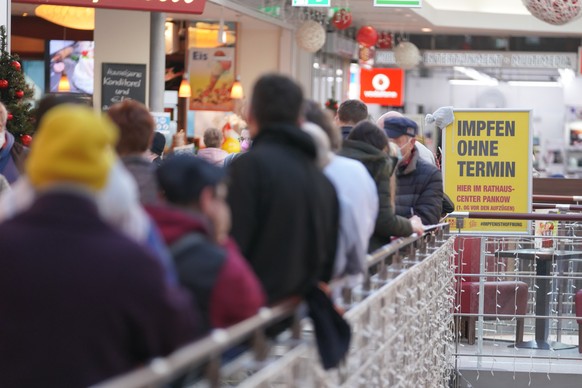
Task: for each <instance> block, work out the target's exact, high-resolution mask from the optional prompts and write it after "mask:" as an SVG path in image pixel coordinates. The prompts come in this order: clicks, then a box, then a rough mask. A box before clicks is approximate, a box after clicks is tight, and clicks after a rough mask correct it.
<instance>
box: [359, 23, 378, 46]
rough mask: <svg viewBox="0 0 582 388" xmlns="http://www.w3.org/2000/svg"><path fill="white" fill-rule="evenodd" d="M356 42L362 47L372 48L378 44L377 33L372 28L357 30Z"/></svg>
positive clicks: (365, 27)
mask: <svg viewBox="0 0 582 388" xmlns="http://www.w3.org/2000/svg"><path fill="white" fill-rule="evenodd" d="M356 41H357V42H358V43H359V44H361V45H362V46H364V47H372V46H374V45H375V44H376V42H378V31H376V29H375V28H374V27H372V26H364V27H362V28H360V29H359V30H358V33H357V34H356Z"/></svg>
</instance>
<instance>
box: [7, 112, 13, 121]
mask: <svg viewBox="0 0 582 388" xmlns="http://www.w3.org/2000/svg"><path fill="white" fill-rule="evenodd" d="M13 118H14V116H13V115H12V113H8V115H7V116H6V119H7V120H12V119H13Z"/></svg>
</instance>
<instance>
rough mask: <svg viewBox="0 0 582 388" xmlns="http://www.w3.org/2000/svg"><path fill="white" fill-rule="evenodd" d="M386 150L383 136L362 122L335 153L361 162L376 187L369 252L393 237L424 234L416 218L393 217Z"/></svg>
mask: <svg viewBox="0 0 582 388" xmlns="http://www.w3.org/2000/svg"><path fill="white" fill-rule="evenodd" d="M387 149H388V138H387V137H386V134H385V133H384V132H383V131H382V130H381V129H380V128H378V127H377V126H376V125H375V124H373V123H371V122H369V121H362V122H360V123H359V124H357V125H356V126H355V127H354V128H353V129H352V131H351V132H350V135H349V136H348V138H347V140H344V143H343V148H342V149H341V151H340V152H339V154H340V155H343V156H346V157H348V158H352V159H355V160H359V161H360V162H362V164H364V166H365V167H366V169H367V170H368V172H369V173H370V175H371V176H372V178H373V179H374V182H375V183H376V188H377V190H378V202H379V210H378V217H377V218H376V226H375V228H374V233H373V234H372V237H370V245H369V248H368V251H369V252H373V251H374V250H376V249H378V248H380V247H381V246H383V245H386V244H388V243H389V242H390V238H391V237H393V236H395V237H401V236H410V235H411V234H412V233H413V232H416V233H422V232H423V230H424V228H423V226H422V222H421V221H420V219H419V218H418V217H415V218H412V219H410V220H409V219H407V218H405V217H400V216H397V215H395V214H394V210H393V209H392V199H391V196H390V176H391V175H392V172H393V165H392V161H391V160H390V159H389V157H388V154H386V150H387Z"/></svg>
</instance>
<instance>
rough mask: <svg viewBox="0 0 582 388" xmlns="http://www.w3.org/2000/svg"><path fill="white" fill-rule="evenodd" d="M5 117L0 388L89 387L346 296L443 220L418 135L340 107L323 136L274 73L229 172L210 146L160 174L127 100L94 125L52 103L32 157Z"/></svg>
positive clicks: (61, 100) (75, 103) (139, 111)
mask: <svg viewBox="0 0 582 388" xmlns="http://www.w3.org/2000/svg"><path fill="white" fill-rule="evenodd" d="M6 118H7V112H6V109H5V108H4V106H3V105H0V173H1V174H3V175H4V176H5V178H6V180H7V182H8V184H7V185H9V186H10V189H6V190H5V191H4V192H3V193H2V195H1V196H0V252H1V254H0V266H1V270H0V344H1V345H0V347H1V349H2V351H0V386H3V387H15V386H67V387H76V386H87V385H90V384H94V383H97V382H99V381H102V380H104V379H106V378H109V377H111V376H114V375H117V374H120V373H123V372H126V371H128V370H130V369H132V368H135V367H137V366H139V365H143V364H144V363H146V362H147V361H148V360H150V359H152V358H154V357H156V356H162V355H166V354H168V353H169V352H171V351H173V350H175V349H177V348H178V347H180V346H182V345H184V344H186V343H189V342H191V341H194V340H195V339H197V338H199V337H201V336H204V335H205V334H207V333H208V332H209V331H210V330H211V329H213V328H223V327H228V326H230V325H232V324H235V323H237V322H240V321H242V320H244V319H246V318H248V317H251V316H253V315H254V314H256V313H257V311H258V310H259V309H260V308H261V307H262V306H265V305H272V304H275V303H277V302H279V301H281V300H283V299H285V298H288V297H292V296H298V297H302V296H304V295H307V294H308V293H309V292H310V290H311V289H312V288H313V287H317V285H318V283H320V282H325V283H329V282H332V281H334V282H336V283H334V284H340V283H341V282H342V281H356V280H357V278H358V276H359V275H361V274H362V272H363V271H365V259H366V254H367V253H368V252H369V251H372V250H375V249H376V248H378V247H380V246H382V245H384V244H387V243H389V242H390V240H391V238H393V237H398V236H408V235H411V234H412V233H422V232H423V230H424V227H425V225H431V224H436V223H437V222H438V221H439V219H440V217H441V214H442V212H443V209H442V203H443V184H442V176H441V172H440V170H439V168H437V166H436V165H435V162H434V156H432V153H430V151H428V150H426V148H424V147H422V146H421V144H420V143H419V142H417V141H416V135H417V134H418V126H417V124H416V123H415V122H414V121H412V120H410V119H408V118H406V117H404V116H403V115H401V114H400V113H397V112H388V113H386V114H385V115H383V116H382V117H381V118H380V119H379V120H378V121H377V123H373V122H372V121H370V120H369V118H368V112H367V108H366V105H365V104H363V103H362V102H360V101H357V100H348V101H345V102H343V103H342V104H341V105H340V107H339V110H338V112H337V116H336V117H335V122H334V121H333V120H331V119H330V117H329V115H328V114H327V113H326V112H325V111H324V110H322V109H321V107H320V106H319V104H317V103H315V102H313V101H306V100H305V99H304V97H303V93H302V90H301V88H300V86H299V85H298V84H297V83H296V82H294V81H293V80H291V79H289V78H287V77H285V76H281V75H277V74H270V75H265V76H263V77H261V78H260V79H259V80H258V81H257V82H256V84H255V85H254V88H253V93H252V98H251V100H250V104H249V109H248V117H247V122H248V130H249V132H250V135H251V138H252V139H253V145H252V148H251V149H250V150H249V151H248V152H246V153H244V154H243V155H241V156H239V157H237V158H233V160H232V162H230V163H229V164H228V166H227V167H220V165H221V162H223V163H224V159H225V157H226V155H225V154H224V153H222V152H219V151H220V150H219V149H218V146H219V145H220V142H221V140H222V139H221V133H220V131H208V132H207V133H206V134H205V135H204V140H205V142H206V143H207V145H208V146H209V147H208V151H205V152H200V156H199V157H195V156H190V155H176V156H167V157H164V160H161V154H162V151H163V148H164V144H163V143H164V139H163V138H160V136H159V134H155V132H154V122H153V119H152V117H151V115H150V113H149V111H148V109H147V107H146V106H144V105H143V104H141V103H139V102H136V101H132V100H126V101H123V102H121V103H118V104H116V105H114V106H112V107H111V108H110V109H109V111H107V113H106V114H104V115H101V114H96V113H95V112H94V110H93V109H92V108H90V107H88V106H85V105H84V102H81V101H80V100H76V99H75V98H74V97H71V96H64V97H63V96H48V97H45V98H44V99H43V100H41V102H40V104H39V106H38V109H37V110H36V125H37V131H36V135H35V137H34V141H33V143H32V145H31V148H30V150H27V149H25V148H23V147H22V146H20V145H18V144H17V143H15V142H14V138H13V137H12V135H11V134H10V133H9V132H8V131H6V130H5V128H6ZM340 128H341V130H340ZM427 151H428V153H426V152H427ZM429 154H430V155H429ZM431 157H432V159H431Z"/></svg>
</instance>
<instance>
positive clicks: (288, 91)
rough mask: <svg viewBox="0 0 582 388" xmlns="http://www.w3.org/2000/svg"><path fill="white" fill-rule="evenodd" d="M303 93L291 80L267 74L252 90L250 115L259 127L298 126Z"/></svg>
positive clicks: (278, 75)
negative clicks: (272, 125) (273, 125)
mask: <svg viewBox="0 0 582 388" xmlns="http://www.w3.org/2000/svg"><path fill="white" fill-rule="evenodd" d="M302 106H303V91H302V90H301V87H300V86H299V85H298V84H297V83H296V82H295V81H293V80H292V79H291V78H289V77H286V76H283V75H280V74H267V75H264V76H262V77H261V78H259V80H258V81H257V82H256V83H255V86H254V88H253V96H252V98H251V107H250V110H251V111H250V114H251V116H252V117H253V118H254V119H255V120H256V122H257V124H258V125H259V127H261V126H264V125H268V124H290V125H298V121H299V117H300V115H301V108H302Z"/></svg>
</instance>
